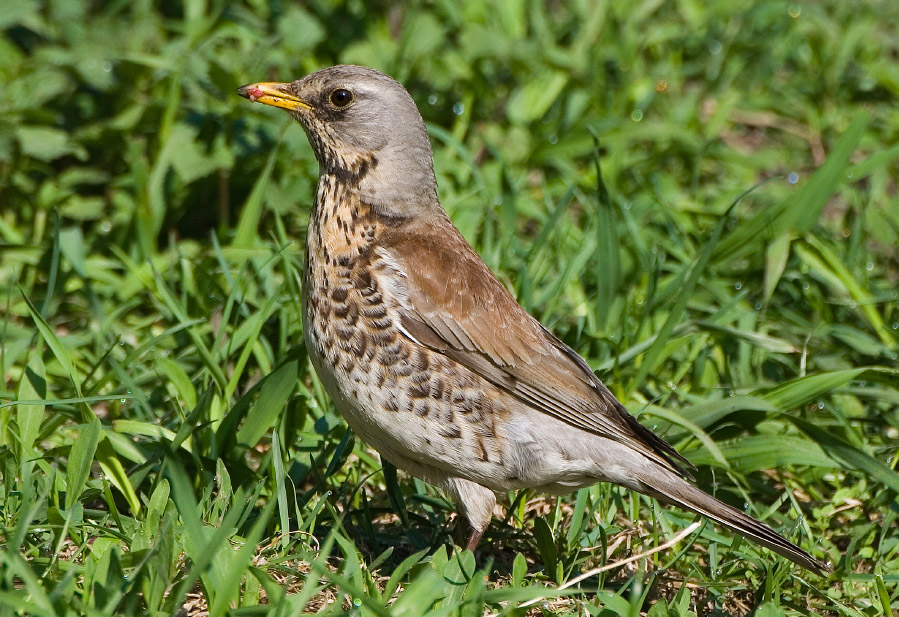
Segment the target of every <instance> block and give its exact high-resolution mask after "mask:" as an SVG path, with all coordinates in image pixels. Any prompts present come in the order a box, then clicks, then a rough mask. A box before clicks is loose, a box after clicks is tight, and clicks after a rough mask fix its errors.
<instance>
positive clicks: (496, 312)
mask: <svg viewBox="0 0 899 617" xmlns="http://www.w3.org/2000/svg"><path fill="white" fill-rule="evenodd" d="M441 214H442V213H441ZM413 225H414V227H413V228H398V229H396V230H392V231H391V233H389V234H387V235H386V236H385V237H384V238H382V243H381V248H380V249H379V251H382V252H384V253H385V257H388V260H389V261H390V262H391V263H394V264H396V266H397V267H399V268H401V270H402V273H403V276H402V277H395V278H394V280H402V281H404V282H405V284H406V289H405V290H403V293H401V294H398V295H399V297H402V298H403V299H404V305H403V306H402V307H401V309H400V318H401V325H402V327H403V330H404V331H405V332H406V333H407V335H408V336H409V337H410V338H412V339H414V340H416V341H417V342H419V343H420V344H422V345H424V346H426V347H429V348H430V349H432V350H434V351H437V352H439V353H441V354H444V355H446V356H447V357H449V358H450V359H452V360H454V361H455V362H458V363H459V364H461V365H463V366H465V367H467V368H468V369H470V370H472V371H473V372H475V373H477V374H479V375H480V376H482V377H483V378H485V379H487V380H489V381H490V382H491V383H493V384H495V385H497V386H498V387H500V388H503V389H504V390H506V391H507V392H509V393H510V394H512V395H514V396H515V397H516V398H518V399H519V400H521V401H522V402H524V403H526V404H527V405H529V406H531V407H533V408H534V409H537V410H539V411H541V412H543V413H545V414H547V415H549V416H552V417H554V418H557V419H559V420H561V421H563V422H566V423H568V424H571V425H573V426H576V427H577V428H580V429H582V430H585V431H588V432H590V433H594V434H597V435H601V436H603V437H606V438H609V439H613V440H615V441H618V442H621V443H624V444H627V445H628V446H630V447H632V448H634V449H635V450H637V451H639V452H642V453H643V454H644V455H645V456H647V457H648V458H650V459H652V460H655V461H656V462H658V463H659V464H661V465H663V466H665V467H667V468H669V469H672V470H673V471H675V472H677V473H679V474H680V475H683V476H689V473H688V472H687V471H686V469H685V468H684V466H690V467H692V465H690V463H689V462H688V461H687V460H686V459H685V458H684V457H683V456H681V455H680V454H679V453H678V452H677V451H676V450H675V449H674V448H673V447H672V446H671V445H670V444H668V443H667V442H666V441H664V440H663V439H661V438H660V437H658V436H657V435H655V434H654V433H653V432H652V431H650V430H649V429H647V428H646V427H644V426H643V425H642V424H640V423H639V422H638V421H637V420H636V418H634V417H633V416H632V415H631V414H629V413H628V412H627V410H626V409H625V408H624V407H623V406H622V405H621V403H619V402H618V400H617V399H615V397H614V396H613V395H612V393H611V392H610V391H609V390H608V389H607V388H606V387H605V386H604V385H603V384H602V382H601V381H600V380H599V379H598V378H597V377H596V375H594V374H593V372H592V371H591V370H590V368H589V366H588V365H587V363H586V362H585V361H584V360H583V358H581V357H580V356H579V355H578V354H577V353H576V352H575V351H574V350H572V349H571V348H570V347H568V346H567V345H565V343H563V342H562V341H560V340H559V339H558V338H556V337H555V336H553V335H552V334H551V333H550V332H549V331H548V330H546V329H545V328H544V327H543V326H542V325H541V324H540V323H539V322H538V321H537V320H535V319H534V318H533V317H531V316H530V315H529V314H528V313H527V312H526V311H525V310H524V309H523V308H521V306H520V305H519V304H518V303H517V302H516V301H515V299H514V298H513V297H512V295H511V294H510V293H509V292H508V290H507V289H506V288H505V287H503V285H502V283H500V282H499V281H498V280H497V279H496V277H495V276H494V275H493V273H492V272H490V270H489V268H487V266H486V265H485V264H484V262H483V261H481V258H480V257H479V256H478V255H477V253H475V252H474V250H473V249H472V248H471V247H470V246H469V245H468V243H467V242H466V241H465V239H464V238H463V237H462V235H461V234H460V233H459V232H458V230H457V229H456V228H455V227H454V226H453V225H452V223H451V222H450V221H449V218H448V217H446V216H445V215H442V216H441V217H440V218H439V219H438V220H436V221H429V222H419V223H413ZM422 227H425V229H422ZM424 263H428V267H422V264H424Z"/></svg>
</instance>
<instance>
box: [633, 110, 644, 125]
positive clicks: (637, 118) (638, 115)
mask: <svg viewBox="0 0 899 617" xmlns="http://www.w3.org/2000/svg"><path fill="white" fill-rule="evenodd" d="M642 119H643V112H642V111H641V110H639V109H635V110H634V111H632V112H631V120H633V121H634V122H639V121H640V120H642Z"/></svg>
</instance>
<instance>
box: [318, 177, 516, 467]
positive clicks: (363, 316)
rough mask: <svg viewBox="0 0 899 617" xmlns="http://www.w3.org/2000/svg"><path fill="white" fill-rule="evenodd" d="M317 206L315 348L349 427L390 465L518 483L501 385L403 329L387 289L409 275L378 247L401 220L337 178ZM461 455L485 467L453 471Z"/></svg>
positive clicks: (327, 182) (324, 184) (323, 185)
mask: <svg viewBox="0 0 899 617" xmlns="http://www.w3.org/2000/svg"><path fill="white" fill-rule="evenodd" d="M316 201H317V207H316V209H315V212H314V213H313V216H312V219H311V220H310V224H309V233H308V239H307V249H306V267H305V274H304V318H305V320H306V333H307V341H308V344H309V348H310V351H311V357H312V359H313V363H314V364H315V365H316V370H317V372H318V374H319V375H321V376H324V378H323V382H324V384H325V387H326V389H327V390H328V391H329V394H331V396H332V398H333V399H334V401H335V402H336V404H337V406H338V408H339V410H340V411H341V413H342V414H343V415H344V417H345V418H346V420H347V422H348V424H349V425H350V426H351V427H352V428H353V429H354V430H355V431H356V432H357V433H359V434H360V436H361V437H362V438H363V439H364V440H365V441H366V442H368V443H370V444H371V445H372V446H373V447H374V448H375V449H376V450H378V451H379V452H380V453H381V454H382V455H384V456H385V457H386V458H387V459H388V460H390V461H391V462H392V463H394V464H395V465H397V466H398V467H400V468H404V469H407V470H409V471H410V472H412V473H416V474H417V475H422V476H423V477H425V478H428V477H431V476H433V475H434V470H443V471H444V472H453V473H454V474H459V475H462V476H463V477H464V476H466V475H467V476H475V477H491V476H497V477H502V478H503V479H506V480H508V479H509V478H510V477H511V476H514V475H515V471H514V470H512V469H506V468H505V467H506V466H505V465H504V457H503V456H502V452H501V448H502V445H503V441H502V439H499V438H498V436H497V430H498V429H497V420H498V419H501V417H502V416H503V415H504V414H505V412H506V410H505V408H503V407H502V406H501V401H502V397H501V396H499V395H498V392H497V391H496V387H495V386H494V385H492V384H490V383H489V382H487V381H486V380H484V379H482V378H481V377H479V376H478V375H476V374H473V373H471V372H470V371H468V370H466V369H465V368H464V367H461V366H459V365H458V364H457V363H456V362H454V361H452V360H450V359H448V358H446V357H444V356H442V355H441V354H438V353H435V352H433V351H431V350H429V349H427V348H425V347H422V346H421V345H418V344H416V343H415V342H414V341H412V340H410V338H409V337H408V336H407V335H406V334H404V332H403V331H402V329H401V327H400V319H399V317H398V312H397V308H398V305H399V303H400V302H401V299H400V298H397V297H395V296H394V294H395V290H394V289H392V288H390V287H389V286H387V288H385V286H384V285H382V284H381V283H379V281H382V280H384V279H385V276H386V277H387V278H389V277H396V276H400V277H402V275H401V274H398V273H397V272H395V271H394V270H393V268H394V266H393V264H391V263H390V261H389V259H388V258H387V257H385V256H384V255H382V254H380V253H379V252H378V251H377V250H376V249H375V247H376V246H377V245H378V238H379V237H380V236H381V235H382V234H384V233H387V232H389V230H390V229H391V228H392V227H395V226H397V225H401V224H402V223H403V221H402V220H396V219H390V218H387V217H383V216H379V215H377V214H376V213H374V212H373V210H372V208H371V207H369V206H367V205H366V204H364V203H362V202H361V201H360V200H359V199H358V198H357V197H356V196H355V195H354V193H353V191H352V189H351V188H349V186H348V185H347V184H346V183H344V182H342V179H341V178H338V177H337V176H335V175H329V174H325V175H322V177H321V179H320V182H319V188H318V194H317V198H316ZM465 450H470V452H465ZM449 452H452V453H453V454H454V456H452V457H448V456H447V454H448V453H449ZM460 452H461V453H464V454H466V455H467V456H462V457H459V456H458V454H460ZM460 458H461V459H466V458H468V459H470V460H471V461H472V466H473V467H478V469H477V470H474V469H472V470H464V469H459V468H458V467H457V466H449V467H453V468H452V469H447V467H448V464H447V463H448V461H450V460H455V461H458V460H459V459H460ZM484 467H487V468H490V469H484Z"/></svg>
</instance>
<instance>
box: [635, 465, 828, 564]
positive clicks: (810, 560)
mask: <svg viewBox="0 0 899 617" xmlns="http://www.w3.org/2000/svg"><path fill="white" fill-rule="evenodd" d="M652 476H653V477H644V478H641V480H642V482H643V484H644V486H645V487H646V488H647V489H648V490H647V493H648V494H650V495H652V496H653V497H656V498H657V499H660V500H662V501H665V502H668V503H671V504H673V505H676V506H680V507H681V508H685V509H687V510H690V511H691V512H695V513H697V514H701V515H702V516H705V517H708V518H710V519H712V520H713V521H715V522H716V523H720V524H721V525H724V526H725V527H727V528H728V529H730V530H732V531H735V532H736V533H738V534H740V535H741V536H743V537H744V538H747V539H749V540H752V541H753V542H755V543H757V544H760V545H762V546H764V547H765V548H768V549H771V550H772V551H774V552H775V553H777V554H778V555H781V556H783V557H786V558H787V559H789V560H790V561H792V562H794V563H797V564H799V565H800V566H802V567H803V568H807V569H809V570H811V571H813V572H815V573H816V574H818V575H821V576H823V575H824V574H825V573H827V572H832V571H833V569H832V568H831V567H830V565H828V564H827V563H825V562H823V561H821V560H819V559H815V558H814V557H812V556H811V555H809V554H808V553H807V552H805V551H804V550H802V549H801V548H799V547H798V546H796V545H795V544H793V543H792V542H790V541H789V540H787V539H786V538H784V537H783V536H781V535H780V534H778V533H777V532H776V531H774V530H773V529H771V527H769V526H768V525H766V524H765V523H763V522H761V521H757V520H756V519H754V518H752V517H751V516H747V515H746V514H744V513H743V512H740V511H739V510H737V509H736V508H734V507H732V506H729V505H727V504H726V503H724V502H722V501H719V500H718V499H715V498H714V497H712V496H711V495H709V494H708V493H705V492H704V491H702V490H700V489H698V488H696V487H695V486H693V485H692V484H690V483H688V482H686V481H685V480H683V479H681V478H679V477H678V476H676V475H674V474H673V473H665V474H661V473H654V474H652Z"/></svg>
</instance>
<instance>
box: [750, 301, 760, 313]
mask: <svg viewBox="0 0 899 617" xmlns="http://www.w3.org/2000/svg"><path fill="white" fill-rule="evenodd" d="M752 306H753V307H754V308H755V310H757V311H760V310H762V303H761V302H758V301H756V303H755V304H753V305H752Z"/></svg>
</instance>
